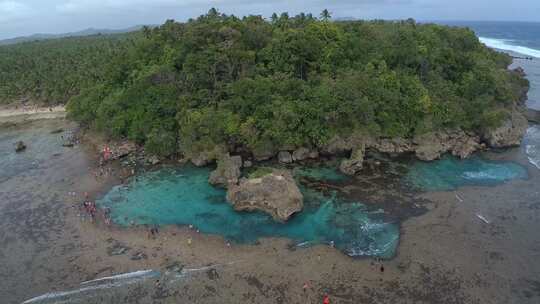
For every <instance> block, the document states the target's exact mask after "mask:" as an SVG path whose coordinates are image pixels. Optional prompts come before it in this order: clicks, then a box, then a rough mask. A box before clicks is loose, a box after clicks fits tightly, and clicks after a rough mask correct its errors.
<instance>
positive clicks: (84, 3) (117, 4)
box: [56, 0, 225, 13]
mask: <svg viewBox="0 0 540 304" xmlns="http://www.w3.org/2000/svg"><path fill="white" fill-rule="evenodd" d="M224 2H225V1H224V0H202V1H201V0H151V1H150V0H101V1H100V0H68V1H64V2H63V3H60V4H58V5H56V9H57V10H58V11H60V12H62V13H79V12H88V11H98V10H108V9H128V10H144V9H148V8H159V7H182V6H187V5H197V4H202V5H211V4H216V3H224Z"/></svg>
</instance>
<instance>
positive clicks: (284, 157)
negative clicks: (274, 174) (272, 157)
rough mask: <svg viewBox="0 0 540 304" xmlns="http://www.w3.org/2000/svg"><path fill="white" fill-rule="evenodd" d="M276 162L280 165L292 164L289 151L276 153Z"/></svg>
mask: <svg viewBox="0 0 540 304" xmlns="http://www.w3.org/2000/svg"><path fill="white" fill-rule="evenodd" d="M278 160H279V162H280V163H284V164H290V163H292V162H293V158H292V155H291V153H290V152H289V151H281V152H279V153H278Z"/></svg>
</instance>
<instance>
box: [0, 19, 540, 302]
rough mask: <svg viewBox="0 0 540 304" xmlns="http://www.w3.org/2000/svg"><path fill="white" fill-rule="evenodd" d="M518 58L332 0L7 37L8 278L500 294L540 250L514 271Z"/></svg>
mask: <svg viewBox="0 0 540 304" xmlns="http://www.w3.org/2000/svg"><path fill="white" fill-rule="evenodd" d="M511 63H512V57H511V56H510V55H507V54H504V53H499V52H497V51H495V50H493V49H490V48H488V47H486V46H485V45H484V44H482V43H481V42H480V41H479V39H478V37H477V36H476V34H475V33H474V32H473V31H472V30H470V29H467V28H461V27H450V26H444V25H438V24H431V23H430V24H423V23H417V22H416V21H415V20H413V19H409V20H403V21H380V20H374V21H344V20H343V21H335V20H332V18H331V15H330V13H329V12H328V11H326V10H325V11H323V12H322V13H321V14H320V16H317V17H315V16H314V15H312V14H299V15H296V16H289V15H288V14H287V13H283V14H281V15H278V14H274V15H272V17H271V18H268V19H266V18H263V17H262V16H246V17H241V18H240V17H236V16H233V15H226V14H223V13H220V12H218V11H217V10H215V9H211V10H210V11H209V12H208V13H207V14H205V15H202V16H200V17H198V18H196V19H191V20H189V21H187V22H176V21H174V20H169V21H167V22H165V23H164V24H163V25H161V26H146V27H143V28H142V30H138V31H134V32H130V33H118V34H110V35H91V36H87V37H66V38H60V39H48V40H42V41H33V42H23V43H18V44H13V45H3V46H0V130H1V131H2V133H1V134H0V135H2V136H0V143H1V144H2V145H0V156H2V158H0V167H1V168H2V169H3V170H0V185H1V186H2V187H5V189H6V190H7V191H0V198H2V200H4V201H6V202H7V205H6V207H5V208H4V207H3V206H2V205H0V207H1V208H4V209H0V210H1V211H2V212H0V219H2V221H1V222H2V225H0V226H1V227H0V228H2V230H1V231H0V232H1V233H0V240H1V241H3V242H4V243H5V244H6V248H7V249H4V251H2V250H1V249H0V257H2V259H3V263H0V264H1V265H3V266H2V267H5V269H6V271H0V273H4V276H5V278H6V280H5V281H6V282H8V283H6V285H5V286H6V287H4V286H0V293H3V292H5V293H7V292H8V291H11V290H12V289H13V290H15V292H13V294H9V295H8V298H7V299H8V301H9V299H14V300H13V301H19V302H20V300H22V299H29V300H27V303H41V302H40V301H55V300H58V301H76V300H81V301H83V302H84V301H89V302H91V301H93V300H96V299H98V297H99V299H100V300H101V302H107V299H109V300H110V302H114V303H117V302H120V303H121V302H122V300H118V299H120V298H123V302H126V303H133V302H137V301H139V302H142V303H145V302H153V301H156V299H157V300H158V301H159V300H160V299H167V300H172V299H173V298H174V299H176V300H178V301H182V300H185V299H186V297H188V298H189V299H190V300H191V299H195V302H196V301H202V302H206V301H208V302H212V301H214V300H215V301H223V299H226V300H228V301H230V302H231V303H241V302H246V301H247V302H249V301H251V302H254V303H255V302H256V303H276V302H277V303H288V302H295V301H297V302H302V301H304V300H306V299H316V300H315V301H316V302H318V301H319V300H320V299H321V298H322V297H323V295H324V296H326V295H327V294H330V297H331V298H332V300H333V302H334V299H335V300H336V301H338V302H339V301H343V302H350V301H358V302H362V303H363V302H366V303H370V302H373V301H375V302H377V301H379V302H381V303H386V302H389V303H390V302H395V301H396V299H404V300H405V301H406V302H407V301H408V302H411V303H413V302H414V303H416V302H419V301H420V302H425V303H436V302H440V301H443V302H445V303H468V302H478V303H483V302H484V301H485V299H487V298H489V296H492V295H495V296H496V297H497V298H496V300H495V301H500V302H501V303H503V302H505V299H506V298H505V297H506V296H507V293H510V291H509V290H510V288H513V284H514V282H521V281H520V280H521V279H522V278H523V277H527V276H530V277H533V276H534V274H535V271H536V270H535V268H534V267H530V269H527V270H523V272H514V271H511V270H513V269H514V268H515V261H516V260H522V259H523V256H522V255H523V254H529V256H530V257H533V256H534V253H535V252H536V251H535V250H536V248H535V247H534V246H529V244H534V240H535V237H536V234H535V233H534V232H535V231H536V230H535V229H534V227H535V226H533V225H532V224H531V225H530V226H528V227H530V228H531V229H528V230H526V229H524V228H523V225H521V224H522V223H523V221H525V223H527V224H528V223H529V222H527V221H530V222H534V223H537V221H536V220H535V217H537V216H538V213H535V212H536V211H535V210H537V204H536V203H535V200H536V199H537V194H538V192H535V191H534V189H536V188H537V184H538V180H539V178H540V176H539V173H538V171H537V170H536V167H533V166H537V164H536V163H533V162H532V161H531V160H530V158H529V159H527V156H528V155H529V154H530V153H529V152H530V151H529V152H527V151H523V152H522V153H517V152H516V151H517V150H519V149H501V148H506V147H513V146H519V145H520V143H521V141H522V138H523V136H524V133H525V132H526V130H527V128H528V122H527V119H526V118H525V116H524V112H525V109H524V106H523V105H524V101H525V100H526V98H527V92H528V89H529V82H528V81H527V80H526V79H525V73H524V70H522V69H521V68H517V69H511V68H510V65H511ZM66 113H67V114H66ZM65 115H67V119H65V118H64V117H65ZM535 130H537V129H536V128H532V127H531V128H529V130H527V133H529V135H528V138H526V139H525V140H524V145H525V144H527V140H529V141H530V142H531V143H533V144H534V142H533V140H536V139H535V138H536V137H535V136H536V133H534V132H536V131H535ZM538 130H540V129H538ZM524 145H523V146H524ZM523 146H522V147H523ZM476 152H480V153H476ZM525 152H527V153H529V154H527V153H525ZM3 156H6V157H3ZM528 161H529V162H528ZM531 189H533V190H531ZM1 190H4V189H1ZM4 211H6V212H4ZM261 211H262V212H261ZM518 219H519V220H521V222H520V221H518ZM21 223H24V224H22V225H21ZM524 231H525V232H527V233H524ZM531 240H533V241H531ZM514 242H519V244H517V243H514ZM19 243H21V244H22V245H20V246H19V245H18V244H19ZM14 244H15V245H14ZM518 245H519V246H518ZM17 246H19V247H17ZM516 246H517V247H516ZM520 246H521V247H520ZM515 248H519V250H515ZM23 252H24V253H25V254H22V253H23ZM26 252H30V253H31V252H39V255H38V254H36V255H33V256H29V255H28V254H26ZM357 257H361V258H359V259H358V258H357ZM365 257H370V258H371V259H363V258H365ZM28 258H31V261H28ZM34 260H35V261H36V262H32V261H34ZM49 260H51V261H52V262H51V265H48V266H50V267H42V266H43V264H47V263H44V261H49ZM32 263H35V265H34V264H32ZM20 265H30V266H26V267H20ZM486 265H488V266H489V267H488V266H486ZM490 265H495V266H496V267H493V268H491V266H490ZM3 269H4V268H2V270H3ZM29 269H30V270H32V271H31V275H32V276H33V277H36V278H38V279H39V280H41V279H42V278H46V279H44V280H42V281H38V282H37V283H36V282H35V281H34V279H31V280H29V279H28V274H29V273H30V272H29V271H28V270H29ZM143 269H146V270H143ZM456 269H458V270H457V272H456ZM502 270H504V271H502ZM506 270H508V271H506ZM478 273H482V275H483V276H482V277H479V276H478ZM503 273H504V275H503ZM6 274H7V275H6ZM0 276H1V275H0ZM8 276H12V277H14V278H15V279H11V278H10V279H9V280H8V279H7V278H8ZM195 277H196V278H197V279H196V280H195V279H193V280H192V278H195ZM493 278H495V279H493ZM79 282H82V283H80V284H79V285H78V283H79ZM508 282H512V284H510V285H512V286H510V285H509V284H508ZM109 283H112V284H109ZM135 283H137V284H136V286H137V287H136V288H130V287H129V285H131V284H135ZM16 284H17V287H14V286H15V285H16ZM184 284H185V285H184ZM515 284H518V283H515ZM531 284H532V283H531ZM296 285H298V286H296ZM503 285H504V286H510V287H508V288H506V287H505V288H501V286H503ZM528 286H529V285H527V284H525V285H523V286H522V287H520V289H519V290H520V292H523V295H522V296H520V297H521V298H529V294H528V292H534V290H535V289H534V288H535V287H534V286H533V287H528ZM531 286H532V285H531ZM59 290H69V291H66V292H59ZM47 291H51V292H49V293H45V292H47ZM512 292H513V291H512ZM40 294H42V296H39V295H40ZM124 295H125V297H124ZM31 297H35V298H31ZM312 297H313V298H312ZM521 298H520V299H521ZM489 299H491V298H489ZM306 301H308V302H309V300H306Z"/></svg>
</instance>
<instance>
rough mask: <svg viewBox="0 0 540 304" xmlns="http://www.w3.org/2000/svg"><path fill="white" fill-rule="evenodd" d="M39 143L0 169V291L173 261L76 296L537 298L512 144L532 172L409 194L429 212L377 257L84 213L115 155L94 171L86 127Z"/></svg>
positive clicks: (40, 290) (55, 123) (41, 125)
mask: <svg viewBox="0 0 540 304" xmlns="http://www.w3.org/2000/svg"><path fill="white" fill-rule="evenodd" d="M74 128H76V125H75V124H73V123H71V122H69V121H67V120H65V119H49V120H36V121H32V122H29V123H26V124H24V125H21V126H15V127H9V128H4V129H3V130H2V134H3V136H9V137H10V138H18V137H21V136H23V135H24V136H27V135H26V134H29V133H32V132H34V133H36V135H37V136H45V135H46V134H50V133H51V132H52V131H54V130H57V129H63V130H66V131H68V130H70V129H74ZM6 134H7V135H6ZM56 136H58V135H56ZM53 140H54V138H53ZM32 148H33V147H32V145H30V146H29V148H28V149H29V150H30V151H29V152H31V149H32ZM43 153H44V154H46V155H44V156H43V158H42V159H41V160H39V161H36V162H35V165H33V166H32V167H30V168H29V169H28V170H26V171H24V172H22V173H20V174H17V175H15V176H11V177H10V178H9V179H7V180H2V179H0V241H1V243H2V244H3V246H2V247H1V248H0V261H1V263H0V279H1V282H2V283H1V284H0V296H1V298H2V299H3V300H2V301H3V303H20V302H22V301H25V300H28V299H31V298H34V297H37V296H40V295H43V294H45V293H48V292H60V291H65V290H77V289H79V288H80V283H81V282H84V281H88V280H93V279H97V278H102V277H106V276H111V275H117V274H122V273H128V272H134V271H139V270H147V269H153V270H158V271H161V272H162V273H164V272H166V271H167V269H170V268H171V267H172V266H174V265H182V267H184V268H185V269H193V272H190V275H189V276H186V277H185V278H182V279H180V280H176V281H163V282H162V283H159V284H156V282H155V280H154V279H152V280H146V281H142V282H139V283H137V284H134V285H129V286H126V287H125V288H115V289H111V290H105V291H103V292H100V293H99V296H92V297H84V298H81V299H79V302H80V303H180V302H187V303H320V302H321V299H322V295H323V294H324V292H328V294H329V295H330V297H331V299H332V303H450V304H451V303H538V301H539V299H540V264H539V263H537V259H538V257H539V254H540V247H539V243H538V238H537V231H539V229H540V192H539V191H540V188H539V185H540V170H538V169H536V168H535V167H533V166H531V165H529V164H528V162H527V160H526V158H525V157H524V155H523V153H521V150H520V148H515V149H511V150H508V151H505V152H503V153H491V154H490V157H491V158H498V159H505V160H513V161H516V162H519V163H521V164H523V165H525V166H527V168H528V172H529V179H528V180H516V181H513V182H509V183H507V184H504V185H501V186H496V187H463V188H460V189H459V190H457V191H449V192H430V193H423V194H422V193H418V194H416V195H414V196H412V197H411V196H410V195H409V194H407V196H408V200H411V201H413V202H415V203H417V204H418V205H420V206H421V207H422V208H425V209H426V210H427V212H424V213H423V214H422V215H417V216H410V217H408V218H407V219H406V220H404V221H403V222H402V224H401V239H400V244H399V248H398V253H397V256H396V257H394V258H393V259H391V260H389V261H382V262H379V261H376V260H375V259H370V258H362V259H353V258H350V257H348V256H346V255H345V254H343V253H341V252H339V251H338V250H337V249H334V248H330V247H328V246H322V245H319V246H314V247H310V248H294V247H291V246H290V241H289V240H287V239H263V240H261V241H260V242H259V243H258V244H256V245H234V244H233V245H232V246H229V245H228V244H227V242H226V241H225V240H223V239H222V238H221V237H218V236H212V235H204V234H201V233H197V232H196V231H195V230H190V229H189V228H187V227H177V226H169V227H162V228H161V230H160V232H159V234H158V235H157V236H156V237H155V238H149V233H148V228H147V227H133V228H120V227H115V226H107V225H105V224H104V223H103V221H101V220H99V219H98V221H97V222H96V223H93V222H91V221H90V220H89V219H88V218H86V217H84V216H82V215H83V213H82V212H81V210H80V203H81V201H82V200H83V199H84V196H83V193H84V192H88V193H89V195H90V199H92V200H94V199H97V198H99V197H101V196H102V195H103V194H105V193H106V192H107V191H108V190H109V189H110V188H111V187H112V186H113V185H115V184H118V183H119V182H120V180H119V179H118V173H119V170H120V167H119V166H116V165H113V166H112V167H111V169H109V170H110V172H111V174H110V175H107V176H101V177H100V176H98V177H96V175H95V172H96V170H97V166H96V164H97V159H96V155H97V153H96V147H95V146H94V145H93V144H90V143H87V142H85V141H84V140H83V142H82V144H81V145H76V146H75V147H73V148H66V147H61V146H60V145H59V146H58V147H57V148H54V149H51V151H43V152H42V154H43ZM47 153H48V155H47ZM363 178H364V177H362V176H361V175H360V176H359V177H358V179H359V182H361V180H362V179H363ZM399 191H400V190H399V189H396V188H392V187H391V186H389V188H387V189H385V188H384V187H381V188H380V189H378V190H374V191H371V192H370V198H369V199H370V200H371V201H372V202H373V203H374V204H377V203H380V204H381V205H382V204H388V202H387V200H388V193H392V195H394V197H399V196H400V195H401V194H400V193H399ZM73 193H75V195H73ZM403 195H404V194H403ZM377 198H379V199H377ZM458 198H459V199H458ZM477 214H479V215H482V216H483V217H484V218H485V219H487V220H488V222H489V224H488V223H486V222H484V221H483V220H481V219H479V218H478V216H477ZM188 239H192V242H189V241H188ZM381 265H384V271H381ZM201 267H210V268H203V269H202V270H201ZM197 269H199V270H197ZM304 284H307V285H306V286H307V289H306V290H304V288H303V287H304ZM28 303H31V302H28ZM40 303H45V302H40Z"/></svg>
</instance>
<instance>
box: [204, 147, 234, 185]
mask: <svg viewBox="0 0 540 304" xmlns="http://www.w3.org/2000/svg"><path fill="white" fill-rule="evenodd" d="M241 167H242V157H241V156H238V155H237V156H230V155H229V153H227V154H225V155H223V156H222V157H221V158H219V159H218V161H217V168H216V170H214V171H213V172H212V173H211V174H210V178H209V179H208V182H209V183H210V184H212V185H214V186H222V187H225V188H227V187H228V186H229V185H231V184H237V183H238V179H239V178H240V174H241V172H240V168H241Z"/></svg>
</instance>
